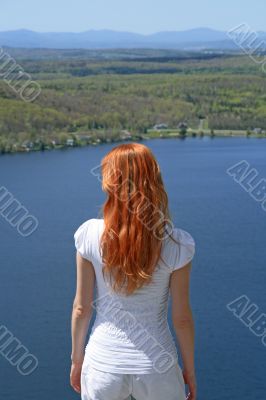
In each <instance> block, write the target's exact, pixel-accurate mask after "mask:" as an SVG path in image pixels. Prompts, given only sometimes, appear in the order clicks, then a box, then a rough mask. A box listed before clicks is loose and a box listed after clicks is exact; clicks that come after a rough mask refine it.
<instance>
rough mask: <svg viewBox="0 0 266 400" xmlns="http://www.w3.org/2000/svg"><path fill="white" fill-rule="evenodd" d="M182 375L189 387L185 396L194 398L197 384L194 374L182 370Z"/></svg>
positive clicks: (194, 399)
mask: <svg viewBox="0 0 266 400" xmlns="http://www.w3.org/2000/svg"><path fill="white" fill-rule="evenodd" d="M183 377H184V381H185V384H186V385H188V389H189V394H188V396H187V400H196V397H197V384H196V376H195V374H194V373H189V372H185V371H183Z"/></svg>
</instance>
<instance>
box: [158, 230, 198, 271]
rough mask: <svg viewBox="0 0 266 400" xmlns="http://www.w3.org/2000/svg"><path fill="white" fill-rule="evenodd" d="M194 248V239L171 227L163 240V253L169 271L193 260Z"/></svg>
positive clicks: (183, 231) (184, 231)
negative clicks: (169, 268)
mask: <svg viewBox="0 0 266 400" xmlns="http://www.w3.org/2000/svg"><path fill="white" fill-rule="evenodd" d="M195 247H196V244H195V240H194V237H193V236H192V235H191V234H190V233H189V232H188V231H186V230H185V229H182V228H179V227H173V228H172V229H171V230H170V231H169V232H168V235H167V237H166V239H165V245H164V251H163V253H164V256H165V258H166V259H167V260H168V264H169V265H170V267H171V269H173V270H175V269H178V268H181V267H182V266H184V265H186V264H187V263H188V262H190V261H191V260H192V259H193V257H194V254H195Z"/></svg>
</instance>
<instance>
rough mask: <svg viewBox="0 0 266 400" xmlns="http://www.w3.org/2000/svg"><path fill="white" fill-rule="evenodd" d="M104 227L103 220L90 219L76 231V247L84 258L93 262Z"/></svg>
mask: <svg viewBox="0 0 266 400" xmlns="http://www.w3.org/2000/svg"><path fill="white" fill-rule="evenodd" d="M102 225H103V219H100V218H90V219H88V220H87V221H85V222H83V223H82V224H81V225H80V226H79V227H78V229H77V230H76V231H75V233H74V241H75V247H76V249H77V250H78V251H79V253H80V254H81V255H82V256H83V257H84V258H87V259H89V260H91V257H92V254H93V251H94V247H96V244H97V243H98V239H99V231H100V227H102Z"/></svg>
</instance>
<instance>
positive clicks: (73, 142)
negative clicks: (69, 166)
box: [0, 128, 266, 155]
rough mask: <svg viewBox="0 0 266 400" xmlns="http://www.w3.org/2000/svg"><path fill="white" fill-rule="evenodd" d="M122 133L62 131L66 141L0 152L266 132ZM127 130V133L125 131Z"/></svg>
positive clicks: (26, 144) (18, 146)
mask: <svg viewBox="0 0 266 400" xmlns="http://www.w3.org/2000/svg"><path fill="white" fill-rule="evenodd" d="M122 132H123V133H122V134H116V135H115V136H113V135H112V136H111V137H108V136H107V135H104V134H103V132H101V134H100V135H99V137H98V136H97V134H96V135H95V134H94V135H90V134H91V132H90V131H88V132H86V133H85V134H84V132H83V133H82V134H79V133H72V134H69V133H67V132H61V134H63V135H65V136H69V138H68V139H65V141H64V142H61V143H60V142H59V141H57V140H49V141H46V142H44V141H43V140H42V139H38V140H36V141H35V142H32V141H29V140H27V141H25V142H23V143H22V144H16V143H15V144H13V145H12V146H10V149H9V150H7V151H2V152H0V155H4V154H16V153H29V152H34V151H48V150H60V149H61V150H62V149H68V148H77V147H87V146H98V145H101V144H106V143H116V142H128V141H141V140H149V139H174V138H176V139H186V138H203V137H211V138H215V137H217V138H218V137H242V138H243V137H246V138H257V139H265V138H266V132H264V131H262V133H256V132H254V131H244V130H218V129H190V128H189V129H187V130H186V131H185V132H184V131H183V132H181V131H180V130H179V129H148V130H147V132H146V133H145V134H144V133H142V134H131V133H130V132H128V131H122ZM125 132H126V133H125Z"/></svg>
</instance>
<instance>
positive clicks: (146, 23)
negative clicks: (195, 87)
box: [0, 0, 266, 33]
mask: <svg viewBox="0 0 266 400" xmlns="http://www.w3.org/2000/svg"><path fill="white" fill-rule="evenodd" d="M0 7H1V13H0V30H1V31H4V30H12V29H19V28H26V29H32V30H35V31H40V32H42V31H43V32H45V31H68V32H80V31H84V30H89V29H104V28H105V29H114V30H118V31H130V32H139V33H152V32H158V31H162V30H183V29H190V28H195V27H203V26H204V27H210V28H214V29H221V30H227V29H230V28H232V27H234V26H236V25H239V24H241V23H243V22H245V23H248V25H249V26H250V27H251V28H252V29H254V30H264V31H266V19H265V15H266V1H265V0H253V1H247V0H219V1H217V0H216V1H215V0H182V1H178V0H134V1H127V0H7V1H6V0H0Z"/></svg>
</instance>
